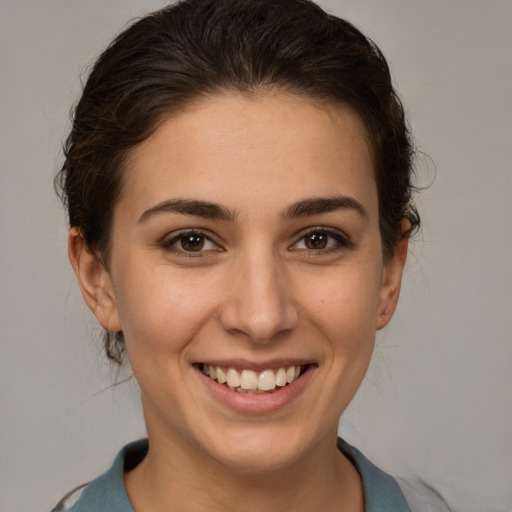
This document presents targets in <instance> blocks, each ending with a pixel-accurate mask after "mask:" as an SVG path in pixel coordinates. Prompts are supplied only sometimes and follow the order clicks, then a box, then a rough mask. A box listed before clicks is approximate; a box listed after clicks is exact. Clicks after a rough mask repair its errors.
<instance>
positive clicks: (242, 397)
mask: <svg viewBox="0 0 512 512" xmlns="http://www.w3.org/2000/svg"><path fill="white" fill-rule="evenodd" d="M195 368H196V370H197V374H198V376H199V378H200V379H201V381H202V382H203V384H204V385H205V387H206V389H207V392H208V393H209V394H210V395H211V396H213V398H214V399H215V400H216V401H218V402H220V403H221V404H223V405H226V406H228V407H229V408H231V409H234V410H235V411H238V412H240V413H244V414H264V413H270V412H274V411H278V410H279V409H282V408H284V407H286V406H287V405H289V404H290V403H292V402H294V401H295V400H296V399H297V398H298V397H299V396H300V395H301V394H302V392H303V391H304V388H305V387H306V386H307V384H308V381H309V380H310V378H311V376H312V375H313V373H314V370H315V369H316V366H315V365H309V366H308V367H307V368H306V371H305V372H304V373H303V374H302V375H301V376H300V377H299V378H298V379H297V380H294V381H293V382H292V383H291V384H287V385H286V386H283V387H282V388H276V391H274V392H272V393H265V394H261V395H253V394H250V393H240V392H238V391H234V390H232V389H230V388H227V387H226V386H224V385H223V384H219V383H218V382H217V381H216V380H213V379H211V378H210V377H207V376H206V375H205V374H204V373H203V372H202V371H201V369H200V368H199V367H195Z"/></svg>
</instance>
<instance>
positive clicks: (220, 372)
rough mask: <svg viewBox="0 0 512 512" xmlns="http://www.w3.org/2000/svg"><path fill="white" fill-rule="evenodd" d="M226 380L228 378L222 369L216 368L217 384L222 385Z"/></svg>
mask: <svg viewBox="0 0 512 512" xmlns="http://www.w3.org/2000/svg"><path fill="white" fill-rule="evenodd" d="M227 380H228V378H227V376H226V374H225V373H224V371H223V370H222V368H217V381H218V382H219V384H224V383H225V382H226V381H227Z"/></svg>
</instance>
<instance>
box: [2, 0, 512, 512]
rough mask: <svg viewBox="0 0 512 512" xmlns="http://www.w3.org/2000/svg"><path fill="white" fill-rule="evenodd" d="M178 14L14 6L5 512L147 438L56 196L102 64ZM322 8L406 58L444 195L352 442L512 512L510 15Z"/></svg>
mask: <svg viewBox="0 0 512 512" xmlns="http://www.w3.org/2000/svg"><path fill="white" fill-rule="evenodd" d="M164 4H165V2H164V1H162V0H159V1H158V0H108V1H105V0H87V1H83V0H44V1H40V0H0V12H1V15H0V133H1V136H0V215H1V224H0V230H1V232H0V234H1V236H0V272H1V274H0V294H1V296H0V301H1V302H0V512H43V511H48V510H49V509H50V508H51V507H52V506H53V505H54V504H55V502H56V501H57V500H58V499H59V498H60V496H62V495H63V494H64V493H65V492H66V491H67V490H69V489H70V488H72V487H74V486H75V485H78V484H80V483H82V482H85V481H88V480H90V479H91V478H93V477H95V476H97V475H98V474H99V473H100V472H103V471H104V470H106V469H107V467H108V466H109V465H110V463H111V461H112V460H113V457H114V455H115V454H116V453H117V451H118V450H119V449H120V448H121V446H122V445H123V444H124V443H126V442H128V441H131V440H133V439H135V438H138V437H141V436H143V435H144V426H143V422H142V417H141V411H140V404H139V399H138V393H137V388H136V385H135V384H134V383H133V382H132V383H127V384H122V385H119V386H116V387H112V386H111V384H112V382H113V381H114V380H115V372H114V371H113V370H112V369H111V368H110V367H109V365H108V364H107V363H106V362H105V359H104V357H103V354H102V351H101V348H100V347H99V341H98V339H99V334H100V333H99V331H98V329H97V328H96V327H95V323H94V322H93V321H92V320H91V316H90V314H89V313H88V312H87V311H86V308H85V306H84V305H83V304H82V301H81V298H80V296H79V292H78V287H77V285H76V284H75V281H74V277H73V275H72V272H71V269H70V266H69V264H68V262H67V255H66V223H65V215H64V212H63V208H62V206H61V205H60V204H59V202H58V200H57V199H56V197H55V195H54V192H53V189H52V178H53V175H54V174H55V172H56V170H57V168H58V166H59V163H60V162H61V159H62V156H61V152H60V147H61V142H62V140H63V139H64V137H65V135H66V130H67V129H68V128H69V122H68V113H69V109H70V107H71V105H72V103H73V102H74V101H75V100H76V99H77V96H78V93H79V90H80V76H82V77H83V76H85V70H86V67H87V64H90V63H91V61H92V59H93V58H94V57H95V56H96V55H97V54H98V53H99V52H100V51H101V50H102V48H103V47H104V46H105V45H106V44H107V42H109V41H110V40H111V38H112V37H113V36H114V35H115V34H116V33H117V32H118V30H120V29H121V28H122V27H123V26H125V25H126V23H127V22H128V21H129V20H130V19H131V18H133V17H136V16H139V15H141V14H143V13H145V12H148V11H150V10H153V9H156V8H158V7H161V6H163V5H164ZM322 5H324V6H325V7H326V8H327V9H328V10H331V11H332V12H334V13H336V14H338V15H341V16H343V17H346V18H347V19H349V20H350V21H352V22H353V23H355V24H356V25H357V26H358V27H359V28H361V29H362V30H363V31H364V32H365V33H366V34H368V35H369V36H370V37H371V38H372V39H374V40H375V41H376V42H377V44H378V45H379V46H380V47H381V49H382V50H383V52H384V54H385V55H386V56H387V58H388V59H389V62H390V65H391V68H392V72H393V76H394V79H395V80H396V83H397V84H398V90H399V92H400V94H401V97H402V99H403V101H404V103H405V105H406V108H407V112H408V115H409V118H410V122H411V125H412V128H413V130H414V132H415V135H416V139H417V143H418V146H419V148H420V149H421V150H422V151H424V152H425V154H426V155H428V157H423V158H421V159H420V160H419V161H418V163H417V168H418V182H419V184H420V185H423V186H428V185H430V186H429V188H428V189H427V190H425V191H424V192H423V193H422V195H421V198H420V199H419V200H418V205H419V207H420V209H421V212H422V215H423V230H422V232H421V233H420V235H419V237H418V239H417V241H416V242H415V243H414V244H413V245H412V248H411V254H410V258H409V261H408V266H407V270H406V275H405V279H404V288H403V294H402V299H401V304H400V307H399V310H398V312H397V314H396V316H395V318H394V320H393V322H392V324H391V325H390V326H389V327H388V328H387V329H386V330H385V331H384V332H382V333H380V334H379V336H378V339H377V348H376V352H375V357H374V360H373V362H372V366H371V368H370V371H369V373H368V375H367V377H366V379H365V382H364V383H363V387H362V389H361V390H360V393H359V394H358V396H357V397H356V399H355V400H354V402H353V403H352V405H351V406H350V408H349V410H348V411H347V412H346V414H345V416H344V418H343V420H342V422H341V425H340V432H341V433H342V435H343V436H345V437H346V438H347V440H349V441H350V442H352V443H354V444H355V445H356V446H358V447H359V448H360V449H362V450H363V451H364V452H365V453H366V455H367V456H368V457H369V458H370V459H372V460H373V461H374V462H376V463H377V464H378V465H380V466H381V467H382V468H384V469H386V470H388V471H390V472H392V473H394V474H398V475H406V476H407V475H409V476H411V475H419V476H421V477H422V478H423V479H424V480H426V481H427V482H429V483H431V484H433V485H434V486H436V487H437V488H438V489H439V490H440V491H441V492H442V493H444V494H445V495H446V496H448V497H451V498H452V499H454V500H455V501H454V503H457V502H458V506H459V510H463V511H464V512H474V511H482V512H498V511H503V512H509V511H511V510H512V371H511V369H512V316H511V306H512V271H511V267H512V265H511V264H512V229H511V227H510V222H511V218H512V206H511V199H510V198H511V195H512V157H511V146H512V137H511V122H512V99H511V97H512V94H511V92H512V91H511V84H512V57H511V50H512V30H511V27H512V2H511V1H510V0H501V1H500V0H490V1H484V0H429V1H428V2H425V1H420V0H386V1H383V0H346V1H345V0H340V1H336V0H331V1H327V0H326V1H324V2H323V3H322ZM122 377H123V375H121V376H120V378H122Z"/></svg>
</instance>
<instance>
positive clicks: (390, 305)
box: [375, 221, 410, 330]
mask: <svg viewBox="0 0 512 512" xmlns="http://www.w3.org/2000/svg"><path fill="white" fill-rule="evenodd" d="M401 232H402V237H401V239H400V241H399V242H398V245H397V247H396V250H395V254H394V255H393V256H392V257H391V258H390V259H389V260H387V261H385V262H384V271H383V273H382V287H381V290H380V298H379V307H378V311H377V319H376V325H375V327H376V329H377V330H378V329H382V328H383V327H385V326H386V325H387V324H388V323H389V321H390V320H391V318H392V317H393V314H394V312H395V310H396V306H397V304H398V298H399V296H400V287H401V284H402V274H403V271H404V266H405V261H406V259H407V248H408V245H409V235H410V224H409V222H408V221H404V222H403V223H402V231H401Z"/></svg>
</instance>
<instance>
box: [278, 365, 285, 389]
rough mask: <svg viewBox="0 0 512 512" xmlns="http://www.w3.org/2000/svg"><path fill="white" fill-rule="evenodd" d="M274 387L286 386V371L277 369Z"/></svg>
mask: <svg viewBox="0 0 512 512" xmlns="http://www.w3.org/2000/svg"><path fill="white" fill-rule="evenodd" d="M276 386H280V387H282V386H286V370H285V369H284V368H279V370H277V373H276Z"/></svg>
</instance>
